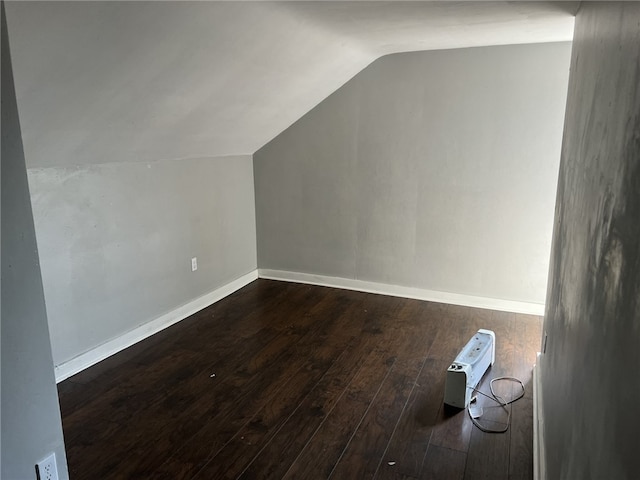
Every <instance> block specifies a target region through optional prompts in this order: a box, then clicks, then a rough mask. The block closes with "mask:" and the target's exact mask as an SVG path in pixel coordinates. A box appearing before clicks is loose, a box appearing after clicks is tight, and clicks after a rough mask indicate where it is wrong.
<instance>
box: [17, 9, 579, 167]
mask: <svg viewBox="0 0 640 480" xmlns="http://www.w3.org/2000/svg"><path fill="white" fill-rule="evenodd" d="M576 5H577V4H576V3H575V2H111V1H108V2H42V3H34V2H9V3H8V4H7V18H8V28H9V37H10V46H11V51H12V55H13V62H14V75H15V79H16V90H17V97H18V108H19V113H20V120H21V124H22V131H23V139H24V147H25V155H26V158H27V163H28V166H29V167H45V166H54V165H58V166H59V165H78V164H91V163H104V162H131V161H144V162H148V161H154V160H159V159H180V158H193V157H207V156H221V155H234V154H251V153H253V152H255V151H256V150H257V149H259V148H260V147H262V146H263V145H264V144H265V143H267V142H268V141H270V140H271V139H272V138H274V137H275V136H276V135H278V134H279V133H280V132H282V131H283V130H284V129H286V128H287V127H288V126H289V125H291V124H292V123H293V122H294V121H296V120H297V119H298V118H300V117H301V116H302V115H304V114H305V113H306V112H308V111H309V110H310V109H311V108H313V107H314V106H315V105H317V104H318V103H319V102H321V101H322V100H323V99H324V98H326V97H327V96H328V95H330V94H331V93H332V92H333V91H335V90H336V89H338V88H339V87H340V86H341V85H343V84H344V83H345V82H346V81H348V80H349V79H350V78H352V77H353V76H354V75H355V74H357V73H358V72H359V71H361V70H362V69H363V68H365V67H366V66H367V65H368V64H370V63H371V62H372V61H374V60H375V59H376V58H378V57H380V56H382V55H385V54H389V53H396V52H404V51H414V50H432V49H448V48H461V47H473V46H483V45H502V44H516V43H536V42H552V41H568V40H571V38H572V35H573V18H574V14H575V11H576V8H577V7H576Z"/></svg>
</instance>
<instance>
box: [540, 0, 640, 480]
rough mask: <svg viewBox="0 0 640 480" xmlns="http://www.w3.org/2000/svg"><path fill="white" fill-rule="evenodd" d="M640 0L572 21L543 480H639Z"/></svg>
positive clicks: (545, 374) (589, 7)
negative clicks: (571, 46)
mask: <svg viewBox="0 0 640 480" xmlns="http://www.w3.org/2000/svg"><path fill="white" fill-rule="evenodd" d="M639 69H640V4H638V3H637V2H629V3H617V2H616V3H613V2H611V3H606V4H596V3H591V2H583V4H582V7H581V9H580V11H579V12H578V16H577V19H576V30H575V39H574V43H573V52H572V60H571V75H570V81H569V94H568V100H567V102H568V103H567V111H566V121H565V131H564V140H563V147H562V160H561V167H560V176H559V184H558V198H557V205H556V224H555V230H554V240H553V247H552V261H551V267H550V277H549V294H548V298H547V312H546V318H545V331H546V332H547V333H548V342H547V348H546V353H545V354H544V355H543V356H542V358H541V363H540V365H541V371H542V386H543V408H544V420H545V444H546V449H545V450H546V459H547V473H548V478H550V479H578V478H579V479H588V478H594V479H600V478H611V479H627V478H629V479H630V478H638V477H637V475H638V471H639V469H640V455H638V441H637V439H636V435H637V433H638V427H640V421H638V414H637V411H636V405H637V400H638V395H639V394H640V375H639V374H638V371H637V368H638V366H639V365H640V70H639Z"/></svg>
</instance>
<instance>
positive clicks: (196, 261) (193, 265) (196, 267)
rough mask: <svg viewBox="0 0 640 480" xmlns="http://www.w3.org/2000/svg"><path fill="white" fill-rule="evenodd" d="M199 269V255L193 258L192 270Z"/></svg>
mask: <svg viewBox="0 0 640 480" xmlns="http://www.w3.org/2000/svg"><path fill="white" fill-rule="evenodd" d="M197 269H198V257H193V258H192V259H191V271H192V272H195V271H196V270H197Z"/></svg>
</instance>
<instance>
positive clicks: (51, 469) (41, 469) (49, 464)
mask: <svg viewBox="0 0 640 480" xmlns="http://www.w3.org/2000/svg"><path fill="white" fill-rule="evenodd" d="M36 474H37V476H38V480H58V466H57V465H56V454H55V453H52V454H51V455H49V456H48V457H47V458H45V459H44V460H41V461H39V462H38V463H37V464H36Z"/></svg>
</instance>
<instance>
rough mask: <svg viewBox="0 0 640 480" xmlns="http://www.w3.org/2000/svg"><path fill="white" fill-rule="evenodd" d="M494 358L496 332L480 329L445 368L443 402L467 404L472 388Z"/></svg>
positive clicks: (461, 406) (452, 404)
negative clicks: (445, 380)
mask: <svg viewBox="0 0 640 480" xmlns="http://www.w3.org/2000/svg"><path fill="white" fill-rule="evenodd" d="M495 360H496V334H495V333H493V332H492V331H491V330H484V329H480V330H478V332H477V333H476V334H475V335H474V336H473V337H472V338H471V340H469V342H468V343H467V344H466V345H465V346H464V348H463V349H462V350H460V353H459V354H458V356H457V357H456V359H455V360H454V361H453V363H452V364H451V366H450V367H449V368H448V369H447V382H446V384H445V389H444V403H446V404H447V405H451V406H453V407H458V408H466V407H467V405H469V401H470V400H471V396H472V394H473V388H476V387H477V386H478V383H479V382H480V379H481V378H482V376H483V375H484V374H485V372H486V371H487V369H488V368H489V367H490V366H491V365H493V362H495Z"/></svg>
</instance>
